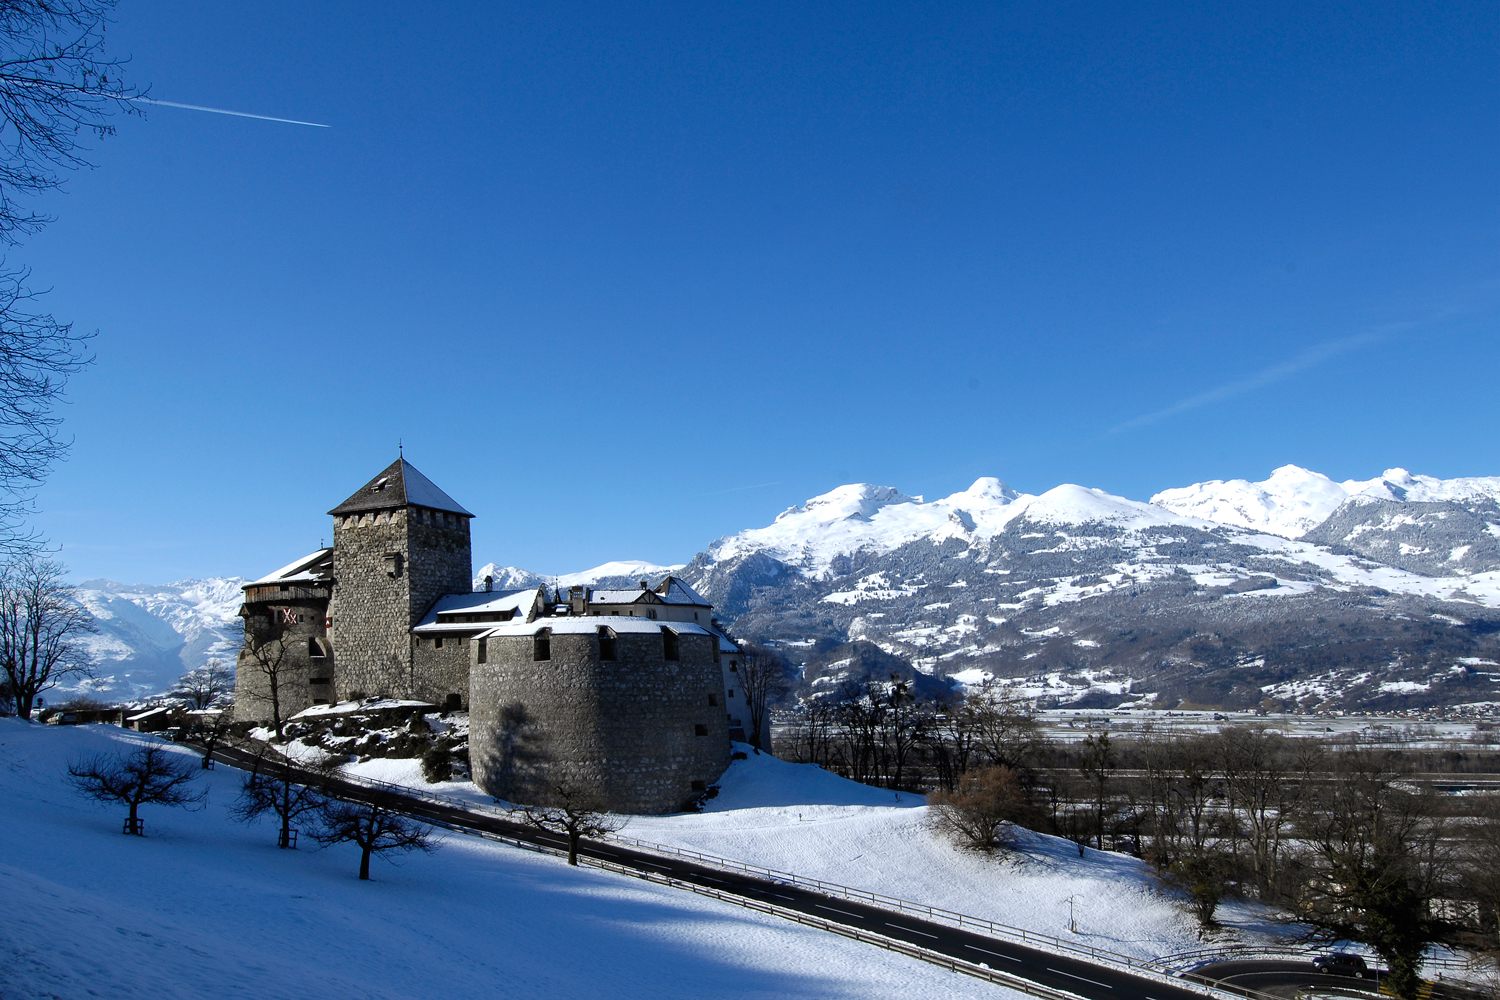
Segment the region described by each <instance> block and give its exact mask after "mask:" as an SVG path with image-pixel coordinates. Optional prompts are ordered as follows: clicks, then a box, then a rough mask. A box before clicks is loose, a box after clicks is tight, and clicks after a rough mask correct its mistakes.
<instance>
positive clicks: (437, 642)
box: [432, 635, 443, 649]
mask: <svg viewBox="0 0 1500 1000" xmlns="http://www.w3.org/2000/svg"><path fill="white" fill-rule="evenodd" d="M432 648H433V649H442V648H443V637H442V636H440V635H439V636H434V637H433V639H432Z"/></svg>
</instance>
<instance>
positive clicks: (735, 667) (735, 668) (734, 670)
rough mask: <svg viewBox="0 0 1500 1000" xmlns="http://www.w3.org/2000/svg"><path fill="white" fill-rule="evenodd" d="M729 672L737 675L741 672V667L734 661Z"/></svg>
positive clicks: (731, 662) (731, 661) (730, 663)
mask: <svg viewBox="0 0 1500 1000" xmlns="http://www.w3.org/2000/svg"><path fill="white" fill-rule="evenodd" d="M729 672H730V673H731V674H737V673H739V672H740V668H739V665H738V664H736V663H735V662H734V661H733V660H730V661H729Z"/></svg>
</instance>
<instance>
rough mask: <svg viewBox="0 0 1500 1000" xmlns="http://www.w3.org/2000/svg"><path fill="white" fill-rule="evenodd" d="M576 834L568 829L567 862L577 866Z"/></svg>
mask: <svg viewBox="0 0 1500 1000" xmlns="http://www.w3.org/2000/svg"><path fill="white" fill-rule="evenodd" d="M578 839H579V837H578V834H577V833H575V832H573V831H572V830H569V831H568V864H570V865H572V866H573V867H575V868H576V867H578Z"/></svg>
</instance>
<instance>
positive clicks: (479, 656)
mask: <svg viewBox="0 0 1500 1000" xmlns="http://www.w3.org/2000/svg"><path fill="white" fill-rule="evenodd" d="M474 645H475V647H476V648H475V650H474V662H475V663H488V662H490V641H489V640H488V639H475V640H474Z"/></svg>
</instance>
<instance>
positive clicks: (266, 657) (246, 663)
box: [227, 612, 292, 743]
mask: <svg viewBox="0 0 1500 1000" xmlns="http://www.w3.org/2000/svg"><path fill="white" fill-rule="evenodd" d="M242 613H244V614H245V625H244V634H243V635H242V636H238V630H237V629H236V628H235V627H234V626H232V625H231V626H230V627H229V628H228V630H227V631H228V633H229V634H230V635H231V636H238V637H240V638H242V639H243V640H244V643H245V645H244V647H243V648H242V650H241V655H240V658H239V669H240V670H243V671H249V672H250V673H251V674H252V675H253V676H254V678H255V679H256V680H257V681H260V682H264V684H265V691H266V693H265V695H263V696H262V697H264V698H265V700H266V701H268V702H269V703H270V706H271V727H272V728H273V729H274V730H275V731H276V742H278V743H280V742H282V741H283V739H284V738H285V737H284V735H283V730H284V728H285V726H286V721H285V720H284V719H282V717H281V681H282V676H281V674H282V670H283V669H288V668H289V667H290V664H289V663H288V662H287V657H288V656H289V654H290V653H291V651H292V650H291V646H290V645H289V644H288V643H287V640H286V636H285V633H284V630H283V627H282V626H280V625H278V624H277V622H276V619H275V616H274V615H264V616H263V615H251V614H249V613H247V612H242Z"/></svg>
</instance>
